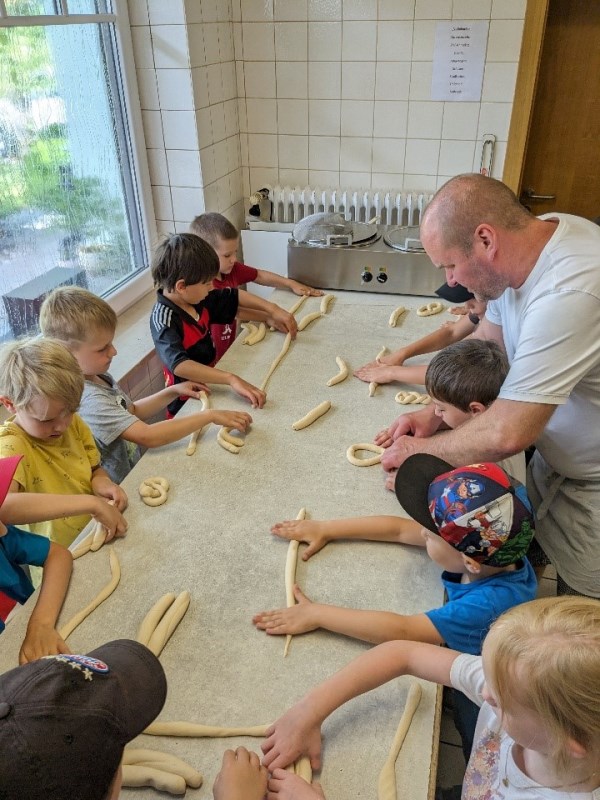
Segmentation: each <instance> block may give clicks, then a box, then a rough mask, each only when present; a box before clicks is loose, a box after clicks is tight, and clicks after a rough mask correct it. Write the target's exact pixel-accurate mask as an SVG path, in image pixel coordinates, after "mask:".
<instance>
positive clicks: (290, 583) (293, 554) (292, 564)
mask: <svg viewBox="0 0 600 800" xmlns="http://www.w3.org/2000/svg"><path fill="white" fill-rule="evenodd" d="M305 517H306V509H305V508H301V509H300V511H299V512H298V515H297V517H296V519H305ZM299 544H300V542H297V541H296V540H295V539H290V543H289V545H288V551H287V557H286V559H285V602H286V605H287V607H288V608H291V607H292V606H294V605H296V598H295V597H294V583H295V582H296V566H297V564H298V545H299ZM291 641H292V634H291V633H288V635H287V636H286V637H285V647H284V650H283V657H284V658H285V657H286V656H287V654H288V650H289V649H290V643H291Z"/></svg>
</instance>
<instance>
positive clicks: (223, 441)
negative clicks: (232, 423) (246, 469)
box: [217, 426, 245, 455]
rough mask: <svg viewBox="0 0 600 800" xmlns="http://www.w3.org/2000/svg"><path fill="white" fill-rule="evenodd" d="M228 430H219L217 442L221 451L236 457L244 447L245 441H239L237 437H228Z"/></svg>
mask: <svg viewBox="0 0 600 800" xmlns="http://www.w3.org/2000/svg"><path fill="white" fill-rule="evenodd" d="M230 430H231V428H226V427H225V426H224V427H222V428H220V429H219V432H218V433H217V442H218V443H219V444H220V445H221V447H222V448H223V450H227V451H228V452H230V453H233V454H234V455H237V454H238V453H239V452H240V450H241V448H242V447H243V446H244V444H245V441H244V440H243V439H240V437H239V436H230V435H229V431H230Z"/></svg>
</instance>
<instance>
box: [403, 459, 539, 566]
mask: <svg viewBox="0 0 600 800" xmlns="http://www.w3.org/2000/svg"><path fill="white" fill-rule="evenodd" d="M395 487H396V497H397V498H398V500H399V501H400V504H401V505H402V507H403V508H404V510H405V511H406V512H407V513H408V514H410V516H411V517H412V518H413V519H414V520H416V521H417V522H419V523H420V524H421V525H423V527H425V528H427V529H428V530H430V531H432V532H433V533H437V534H439V535H440V536H441V537H442V539H443V540H444V541H445V542H448V544H450V545H452V547H454V548H455V549H456V550H458V551H459V552H460V553H464V554H465V555H466V556H469V558H472V559H473V560H474V561H478V562H479V563H481V564H488V565H489V566H492V567H506V566H508V565H509V564H515V563H517V562H518V561H519V560H520V559H521V558H523V556H524V555H525V554H526V553H527V550H528V549H529V545H530V543H531V539H532V538H533V534H534V529H535V522H534V517H533V510H532V507H531V503H530V501H529V498H528V497H527V491H526V490H525V487H524V486H522V485H521V484H520V483H519V482H518V481H517V480H515V479H514V478H512V477H511V476H510V475H508V474H507V473H506V472H505V471H504V470H503V469H502V468H501V467H499V466H498V465H497V464H492V463H487V462H486V463H483V464H470V465H468V466H465V467H458V468H456V469H455V468H454V467H453V466H452V465H451V464H448V463H447V462H446V461H442V459H440V458H436V456H431V455H428V454H425V453H417V454H415V455H413V456H409V458H407V459H406V461H405V462H404V464H403V465H402V466H401V467H400V468H399V469H398V472H397V474H396V483H395Z"/></svg>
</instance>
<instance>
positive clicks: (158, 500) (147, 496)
mask: <svg viewBox="0 0 600 800" xmlns="http://www.w3.org/2000/svg"><path fill="white" fill-rule="evenodd" d="M169 488H170V487H169V481H168V480H167V479H166V478H146V480H145V481H142V482H141V483H140V486H139V489H138V492H139V493H140V497H141V498H142V500H143V501H144V503H146V505H147V506H162V504H163V503H166V502H167V492H168V491H169Z"/></svg>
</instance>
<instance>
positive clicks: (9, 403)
mask: <svg viewBox="0 0 600 800" xmlns="http://www.w3.org/2000/svg"><path fill="white" fill-rule="evenodd" d="M0 403H2V405H3V406H4V408H7V409H8V410H9V411H10V413H11V414H16V412H17V409H16V408H15V407H14V405H13V402H12V400H11V399H10V398H9V397H5V396H4V395H2V396H0Z"/></svg>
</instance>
